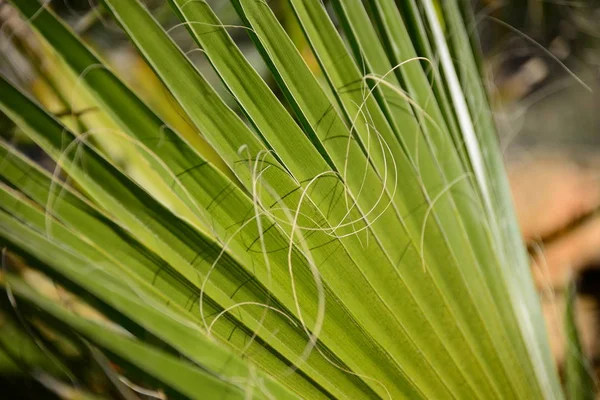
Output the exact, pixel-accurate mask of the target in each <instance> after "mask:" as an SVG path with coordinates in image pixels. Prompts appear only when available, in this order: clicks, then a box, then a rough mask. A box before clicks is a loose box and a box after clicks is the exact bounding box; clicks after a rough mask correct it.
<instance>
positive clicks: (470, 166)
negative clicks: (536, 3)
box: [0, 0, 562, 399]
mask: <svg viewBox="0 0 600 400" xmlns="http://www.w3.org/2000/svg"><path fill="white" fill-rule="evenodd" d="M10 3H11V4H13V5H14V7H15V8H16V9H18V10H19V11H20V12H21V13H22V15H23V17H25V19H27V20H28V22H29V24H30V25H31V26H32V27H33V28H34V29H35V30H36V31H37V32H38V33H39V34H40V36H41V37H42V38H43V40H45V41H46V42H47V43H48V44H49V45H50V46H51V47H52V49H53V51H54V52H55V53H56V54H57V56H58V57H59V58H60V59H61V60H62V62H64V64H65V65H66V66H67V67H68V68H69V69H70V70H71V73H73V74H74V75H76V76H78V83H79V87H78V88H77V90H81V91H84V92H85V93H86V95H89V97H90V98H91V99H93V101H94V102H95V104H96V105H97V107H98V109H99V110H101V111H102V112H103V113H104V115H105V116H106V117H107V118H109V119H110V127H107V131H106V132H98V131H97V130H95V131H94V132H83V133H77V132H73V131H71V130H69V129H68V128H67V127H66V126H65V125H63V124H62V123H61V122H60V121H59V120H58V119H57V118H55V117H54V116H53V115H52V114H51V113H50V112H49V111H48V110H45V109H44V108H43V107H42V106H40V105H39V104H38V103H37V102H36V101H35V100H34V99H32V98H31V97H30V96H29V95H27V94H26V91H25V90H23V89H22V88H19V85H16V84H14V83H12V82H10V81H9V80H8V79H7V78H5V77H2V78H1V79H0V91H1V93H2V96H1V97H0V110H1V111H2V112H3V113H5V114H6V115H8V117H9V118H11V119H12V120H13V121H14V122H15V123H16V124H17V125H18V127H19V128H20V129H21V130H23V131H24V132H25V133H26V134H27V135H28V136H29V137H30V138H31V139H32V140H33V141H34V142H36V143H37V145H38V146H40V147H41V148H42V149H43V150H44V152H45V153H46V154H47V155H48V156H50V157H51V158H53V159H54V160H55V161H56V163H57V169H56V170H55V171H54V174H49V173H47V172H45V171H44V170H43V169H42V168H41V167H40V166H38V165H36V164H35V163H34V162H32V161H31V160H28V159H27V158H26V157H25V156H23V155H22V154H20V153H19V152H18V151H17V150H15V149H13V148H11V147H10V146H9V145H8V144H6V143H4V142H3V143H2V144H1V146H0V158H1V159H2V164H1V165H2V182H1V183H0V185H1V187H0V189H1V190H0V196H1V199H2V203H1V204H2V208H1V210H0V226H1V232H0V242H1V243H2V245H3V246H4V247H5V248H6V249H7V250H8V251H9V252H10V253H11V254H15V255H17V256H19V257H21V258H22V260H23V262H24V264H26V265H27V267H28V268H34V269H37V270H40V271H42V272H44V273H45V274H46V275H47V276H48V277H50V278H51V279H53V280H55V281H56V282H58V283H60V284H61V285H62V286H64V287H65V288H67V289H69V290H70V291H71V292H73V293H75V294H76V295H77V296H78V298H79V299H80V301H82V302H86V303H88V304H90V305H92V306H93V307H95V308H96V309H97V310H99V311H101V312H102V315H104V316H105V318H106V321H104V323H99V322H92V321H90V320H88V319H87V318H86V316H85V315H78V314H77V313H76V312H75V311H72V310H70V309H69V307H68V306H67V305H65V304H63V303H62V302H61V301H60V299H58V300H57V299H50V298H48V297H46V296H45V295H44V293H41V292H40V291H38V290H37V289H35V287H33V286H31V285H30V284H29V283H27V282H26V280H24V279H22V278H20V277H18V276H16V275H15V274H14V273H7V274H5V275H3V278H2V287H3V288H4V290H5V291H6V292H7V294H9V296H10V297H11V298H14V299H16V300H15V302H16V304H18V305H19V306H20V305H23V307H19V312H21V313H23V316H24V321H26V323H31V324H36V321H38V319H40V318H41V319H42V320H45V321H46V320H47V321H51V322H52V326H53V327H55V328H56V329H58V330H61V331H65V332H67V333H69V334H73V333H75V334H76V335H75V336H76V337H79V336H81V337H83V338H85V339H86V340H88V341H90V342H91V343H93V344H95V345H96V346H98V347H99V348H101V349H103V350H104V351H105V352H106V353H107V355H108V357H109V358H110V359H111V360H113V361H114V362H115V363H117V364H118V365H119V366H120V367H122V368H123V369H124V370H125V372H124V374H125V375H127V376H129V375H128V374H129V373H131V374H134V373H133V371H135V374H134V375H135V377H136V379H138V380H139V382H141V383H148V382H152V385H154V386H157V385H158V386H159V387H161V388H164V390H165V391H167V392H168V393H174V394H175V395H176V396H182V397H184V398H221V397H227V398H229V397H231V398H240V397H242V396H243V397H247V398H261V399H262V398H295V397H298V398H348V399H356V398H394V399H395V398H411V399H413V398H428V399H429V398H435V399H442V398H481V399H484V398H485V399H488V398H499V399H500V398H502V399H504V398H524V399H532V398H562V393H561V390H560V385H559V380H558V378H557V374H556V371H555V369H554V366H553V364H552V362H551V357H550V355H549V350H548V344H547V340H546V338H545V327H544V324H543V320H542V318H541V312H540V308H539V304H538V303H537V299H536V297H535V296H536V294H535V291H534V288H533V285H532V281H531V277H530V276H529V271H528V260H527V258H526V256H525V255H526V253H525V251H524V248H523V245H522V244H521V243H520V236H519V233H518V227H517V226H516V221H515V218H514V215H513V212H512V205H511V202H510V196H509V193H508V189H507V185H506V177H505V173H504V170H503V168H502V163H501V156H500V153H499V150H498V148H497V144H496V142H495V140H496V139H495V131H494V125H493V120H492V117H491V112H490V110H489V106H488V104H487V100H486V97H485V93H484V91H483V85H482V84H481V80H480V77H479V71H478V67H477V63H476V59H475V55H474V53H473V51H472V49H471V38H470V36H469V32H468V30H467V29H466V28H465V25H464V20H463V16H462V13H461V8H460V7H462V6H459V4H458V2H457V1H448V2H441V4H443V5H442V8H443V10H444V18H446V19H447V20H445V21H444V22H443V23H444V26H446V27H447V28H448V29H449V30H450V31H451V32H448V35H449V37H450V38H451V39H449V40H448V39H446V37H444V31H443V29H442V23H441V22H440V20H439V18H440V17H439V15H438V13H437V12H436V11H435V7H436V4H437V3H436V2H433V1H424V2H423V4H420V3H419V4H418V5H417V2H413V1H409V2H405V4H401V5H400V6H398V5H397V4H396V2H394V1H391V0H390V1H388V0H382V1H364V2H361V1H358V0H350V1H341V0H335V1H334V2H333V6H334V7H333V8H334V10H335V14H336V18H335V20H336V21H339V22H340V25H341V27H340V29H338V28H337V27H336V26H335V24H334V21H333V19H332V17H331V15H330V14H329V11H330V10H328V9H326V8H325V7H324V6H323V4H322V3H321V2H319V1H316V0H314V1H313V0H309V1H305V0H289V4H290V9H291V10H292V11H293V13H294V16H295V18H296V20H297V22H298V24H299V26H300V27H301V29H302V31H303V33H304V35H305V37H306V39H307V41H308V43H309V45H310V47H311V50H312V53H313V54H314V56H315V58H316V60H317V61H318V71H315V70H314V68H313V69H311V68H310V67H309V64H308V63H307V62H306V60H305V59H304V58H303V56H302V54H301V53H300V52H299V51H298V50H297V49H296V47H295V46H294V44H293V41H292V39H290V37H289V36H288V34H287V33H286V30H285V29H284V28H283V27H282V26H281V25H280V23H279V21H278V19H277V16H276V14H275V13H274V11H273V9H272V8H271V6H270V5H269V4H268V3H267V2H264V1H260V0H232V3H233V6H234V8H235V10H236V12H237V13H238V15H239V18H240V20H241V21H242V23H243V24H244V25H243V26H235V27H227V26H224V25H223V24H222V23H221V21H220V20H219V18H218V16H217V15H216V14H215V12H214V11H213V10H212V9H211V7H210V5H209V3H208V2H205V1H196V0H170V1H169V3H170V5H171V7H172V9H173V10H174V12H175V14H176V15H177V16H178V17H179V18H180V19H181V21H182V23H183V24H184V25H185V26H186V28H187V29H188V32H189V33H190V35H191V37H192V38H193V39H194V41H195V42H196V43H197V44H198V46H199V47H200V48H201V49H202V52H203V53H204V54H205V56H206V57H207V59H208V61H209V62H210V65H211V66H212V67H213V68H214V70H215V71H216V73H217V75H218V77H219V78H220V79H221V80H222V82H223V84H224V86H225V87H226V88H227V90H228V91H229V92H230V93H231V95H232V97H233V99H234V100H235V105H231V104H230V103H228V102H225V101H224V100H223V99H222V98H221V97H220V96H219V95H218V92H217V90H216V89H215V88H214V87H213V84H211V82H209V81H208V80H207V79H206V78H205V77H204V75H203V74H202V72H201V71H200V70H198V68H197V67H196V66H195V65H194V64H193V63H192V62H191V61H190V60H189V59H188V58H187V57H186V55H185V53H184V52H183V51H182V50H181V49H180V48H179V47H178V46H177V45H176V43H175V42H174V41H173V40H172V39H171V38H170V37H169V35H168V33H167V32H166V31H165V30H164V29H163V28H162V27H161V26H160V25H159V24H158V23H157V22H156V21H155V20H154V18H153V17H152V15H151V14H150V13H149V12H148V10H147V9H146V8H145V6H144V5H143V4H142V3H141V2H139V1H138V0H104V2H103V3H104V5H105V7H106V9H107V10H108V11H109V12H110V14H111V15H112V17H113V18H114V19H115V20H116V21H117V22H118V23H119V24H120V25H121V27H122V28H123V30H124V32H125V33H126V34H127V37H128V38H129V39H130V40H131V42H132V43H133V45H135V47H136V48H137V50H138V51H139V53H140V54H141V56H142V57H143V58H144V60H145V61H146V62H147V64H148V65H149V66H150V67H151V68H152V69H153V71H154V72H155V73H156V75H157V76H158V77H159V78H160V80H161V82H162V84H164V86H165V87H166V88H167V89H168V90H169V92H170V95H172V96H173V98H174V99H175V100H176V101H177V103H178V105H177V109H180V110H183V112H184V113H185V115H184V119H185V120H189V121H190V123H191V124H192V125H193V126H192V128H193V130H194V131H197V132H200V134H201V135H202V136H203V138H204V139H205V140H206V141H207V142H208V143H209V144H210V145H211V146H212V147H213V149H214V150H215V151H216V152H217V153H218V154H219V156H220V157H221V158H222V160H223V162H224V164H225V165H227V167H228V168H229V169H230V170H231V172H232V173H233V175H235V179H232V178H231V177H230V175H228V174H226V173H223V172H222V171H221V170H220V169H219V168H217V167H216V166H214V165H213V164H212V163H211V162H210V161H207V160H206V159H205V157H203V156H202V154H201V153H200V152H199V151H198V150H197V149H196V148H195V147H194V144H193V143H189V142H188V141H187V140H186V138H185V136H184V135H181V134H180V133H178V132H177V131H176V130H175V129H173V128H171V127H170V126H169V125H168V124H167V123H165V121H163V120H162V119H161V118H160V116H159V115H158V114H157V113H155V112H154V111H153V110H152V109H151V108H150V107H149V106H148V105H147V104H146V103H144V101H142V100H141V99H140V97H138V96H137V95H136V93H134V91H132V90H131V89H130V88H129V87H128V86H127V85H125V84H124V83H123V82H122V80H121V79H120V78H119V77H118V76H117V74H116V73H114V72H113V71H112V70H111V69H110V68H108V67H107V66H106V64H105V63H104V62H103V61H102V59H101V58H100V57H99V56H98V55H96V54H95V52H94V51H92V50H91V49H90V47H89V46H88V45H86V44H85V43H84V42H83V40H82V39H81V38H79V37H77V35H76V34H75V33H73V32H72V31H71V30H70V28H69V27H68V26H67V25H65V24H64V23H63V22H61V21H60V19H59V18H58V17H57V16H56V15H55V14H54V13H53V12H52V11H51V10H50V9H49V8H48V7H45V6H40V4H39V3H38V1H37V0H11V1H10ZM231 29H237V30H241V31H243V32H246V33H247V34H248V35H249V36H250V38H251V39H252V41H253V43H254V45H255V47H256V48H257V50H258V52H259V53H260V55H261V56H262V57H263V59H264V61H265V63H266V65H267V66H268V67H269V71H270V73H271V74H272V76H273V78H274V81H275V84H276V87H272V86H270V85H269V84H268V82H266V81H265V80H264V79H263V78H262V77H261V75H259V74H258V72H257V71H256V70H255V69H254V68H253V67H252V65H251V64H250V62H249V61H248V60H247V59H246V57H245V55H244V54H243V53H242V51H240V50H239V49H238V47H237V45H236V43H235V42H234V40H233V39H232V37H231V36H230V33H229V31H230V30H231ZM427 32H431V34H428V33H427ZM438 54H439V55H440V56H441V58H440V61H441V62H440V66H439V69H438V68H437V64H436V63H435V62H433V60H431V59H432V58H435V57H436V55H438ZM452 57H460V58H461V63H460V64H458V63H454V61H453V58H452ZM319 76H323V77H324V78H325V80H324V81H323V80H322V79H320V78H319ZM279 91H280V93H281V94H282V95H281V96H278V95H277V93H279ZM232 107H235V109H234V108H232ZM475 127H477V129H475ZM94 135H110V136H109V137H110V138H111V139H110V140H114V143H115V144H116V145H118V143H127V145H128V146H132V147H131V148H132V149H134V150H135V151H137V152H138V153H139V155H140V156H141V157H143V158H144V159H145V162H146V163H147V165H148V166H149V168H151V169H152V170H153V174H154V176H156V177H157V180H159V181H160V182H159V185H157V186H156V187H158V188H160V189H159V190H162V191H163V192H164V196H156V189H154V191H151V190H149V189H148V188H145V187H144V186H143V182H141V183H140V182H139V181H136V180H135V179H134V177H130V176H128V175H127V171H128V169H127V168H125V167H124V166H123V165H121V164H120V163H118V162H117V161H116V160H113V159H111V158H110V156H109V155H106V154H104V153H102V152H101V151H100V150H98V149H97V148H96V147H95V145H94V138H93V137H94ZM113 138H114V139H113ZM106 139H107V138H106V137H104V138H103V140H106ZM151 193H153V194H154V195H153V194H151ZM155 196H156V197H155ZM15 302H9V303H8V304H7V307H9V310H8V311H9V312H11V311H10V308H11V307H14V305H15V304H14V303H15ZM13 311H14V310H13ZM114 326H120V327H121V328H119V329H117V330H115V328H114ZM32 359H33V360H35V359H36V358H32ZM32 362H35V361H32Z"/></svg>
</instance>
